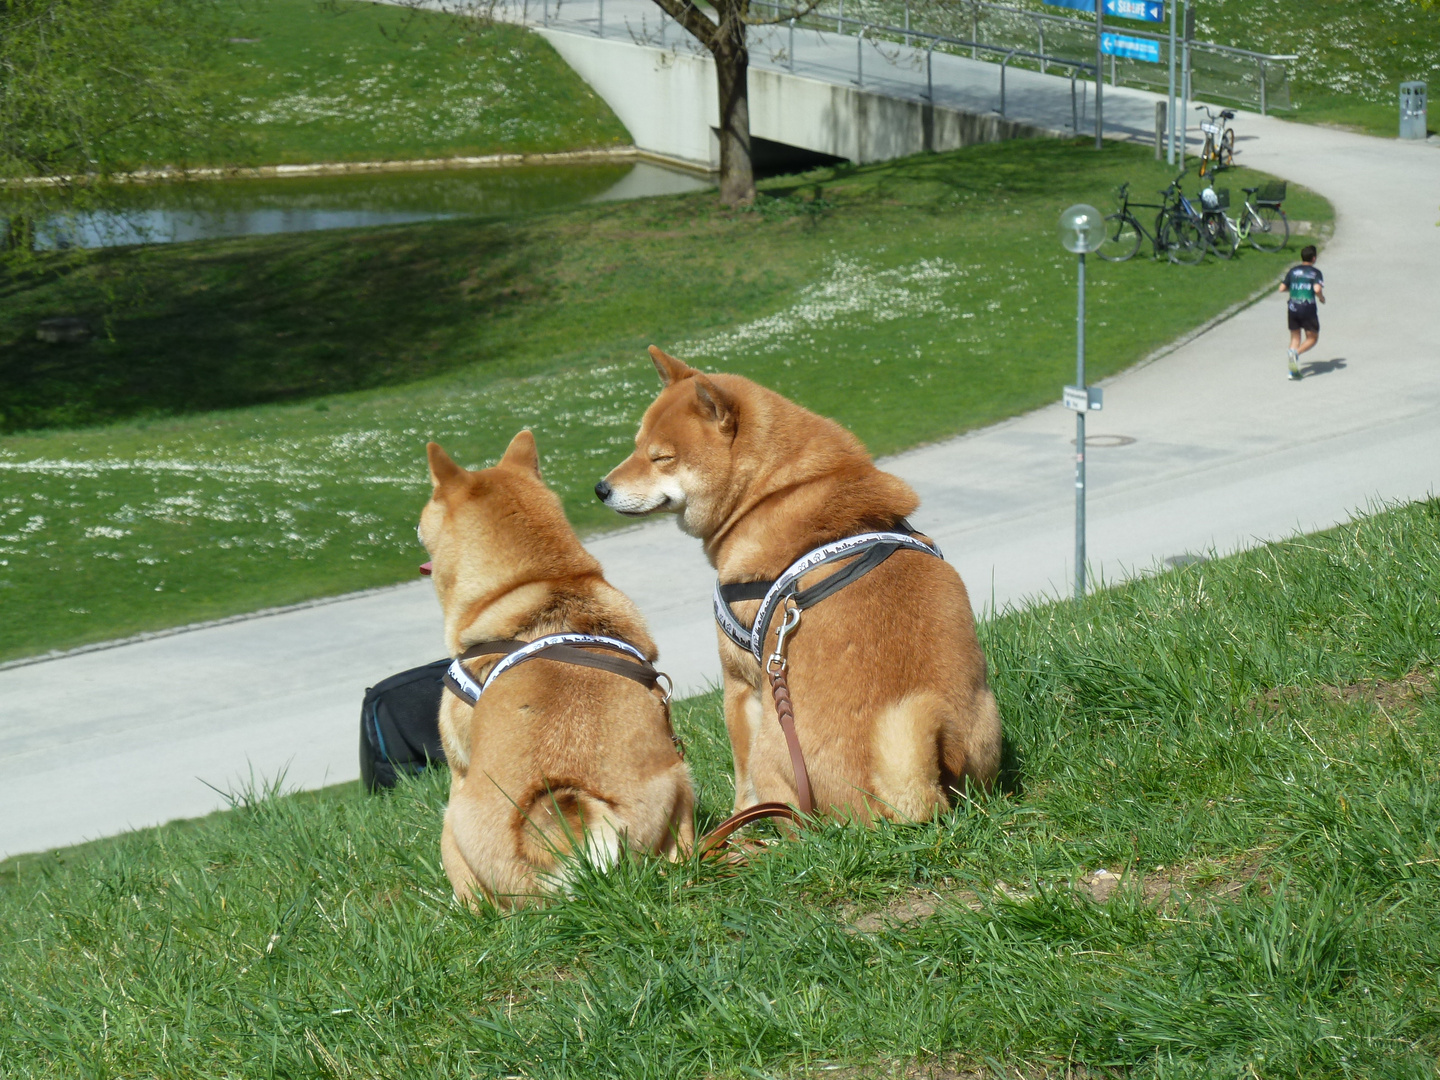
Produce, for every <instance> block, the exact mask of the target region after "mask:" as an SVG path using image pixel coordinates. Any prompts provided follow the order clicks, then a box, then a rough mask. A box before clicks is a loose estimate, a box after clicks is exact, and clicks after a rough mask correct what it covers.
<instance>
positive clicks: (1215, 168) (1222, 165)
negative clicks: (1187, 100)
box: [1195, 105, 1235, 176]
mask: <svg viewBox="0 0 1440 1080" xmlns="http://www.w3.org/2000/svg"><path fill="white" fill-rule="evenodd" d="M1195 109H1196V111H1197V112H1198V111H1200V110H1204V112H1205V115H1206V116H1208V117H1210V122H1209V123H1208V124H1207V123H1205V122H1204V121H1203V120H1202V121H1201V122H1200V130H1201V131H1203V132H1204V133H1205V145H1204V147H1203V148H1202V149H1201V150H1200V175H1201V176H1210V175H1212V174H1213V173H1217V172H1219V171H1220V170H1221V169H1228V168H1230V167H1232V166H1233V165H1234V164H1235V129H1234V128H1232V127H1230V126H1229V125H1230V121H1231V120H1234V119H1235V110H1234V109H1221V110H1220V112H1219V113H1218V114H1217V113H1215V111H1214V110H1213V109H1211V108H1210V106H1209V105H1196V106H1195ZM1217 121H1218V123H1217Z"/></svg>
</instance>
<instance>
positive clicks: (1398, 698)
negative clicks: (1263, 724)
mask: <svg viewBox="0 0 1440 1080" xmlns="http://www.w3.org/2000/svg"><path fill="white" fill-rule="evenodd" d="M1435 688H1436V675H1435V672H1434V671H1425V670H1422V669H1420V668H1416V669H1415V670H1414V671H1412V672H1410V673H1409V674H1407V675H1402V676H1400V678H1398V679H1363V680H1361V681H1360V682H1353V683H1346V684H1344V685H1343V686H1335V685H1332V684H1329V683H1322V684H1321V685H1320V687H1319V688H1318V689H1319V690H1320V692H1321V693H1322V694H1324V695H1325V696H1326V697H1327V698H1329V699H1330V700H1332V701H1337V702H1343V703H1344V704H1346V705H1353V704H1356V703H1359V704H1366V705H1375V706H1377V707H1379V708H1381V709H1384V710H1385V711H1386V712H1396V711H1408V710H1411V709H1414V708H1416V707H1417V706H1418V705H1419V704H1420V699H1421V698H1422V697H1424V696H1425V695H1427V694H1431V693H1434V692H1435ZM1303 689H1304V688H1302V687H1294V686H1275V687H1271V688H1270V689H1269V690H1266V691H1265V692H1264V693H1263V694H1261V695H1260V696H1259V697H1258V698H1257V699H1256V701H1257V704H1259V705H1263V706H1267V707H1268V708H1269V709H1271V710H1275V709H1278V708H1279V707H1280V706H1281V705H1282V704H1284V703H1285V702H1286V701H1289V700H1291V699H1293V698H1294V697H1295V696H1296V695H1298V694H1299V693H1301V692H1302V690H1303Z"/></svg>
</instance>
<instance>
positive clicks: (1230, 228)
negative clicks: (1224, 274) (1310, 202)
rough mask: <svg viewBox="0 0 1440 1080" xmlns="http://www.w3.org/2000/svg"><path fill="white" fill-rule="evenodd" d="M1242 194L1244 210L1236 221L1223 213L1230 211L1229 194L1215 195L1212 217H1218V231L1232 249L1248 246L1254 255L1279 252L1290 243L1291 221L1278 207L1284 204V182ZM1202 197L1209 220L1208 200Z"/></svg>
mask: <svg viewBox="0 0 1440 1080" xmlns="http://www.w3.org/2000/svg"><path fill="white" fill-rule="evenodd" d="M1207 190H1214V189H1213V188H1211V189H1207ZM1241 190H1243V191H1244V192H1245V208H1244V209H1243V210H1241V211H1240V216H1239V217H1238V218H1232V217H1231V216H1230V215H1229V214H1228V213H1226V211H1227V210H1228V209H1229V208H1230V192H1229V191H1228V190H1226V189H1225V188H1221V189H1219V190H1218V191H1215V202H1216V208H1215V210H1214V212H1213V213H1214V214H1215V215H1218V218H1219V228H1221V229H1223V230H1224V231H1225V232H1226V233H1228V234H1229V235H1230V237H1231V239H1232V241H1233V247H1239V246H1240V245H1241V244H1244V243H1249V245H1250V246H1251V247H1253V248H1254V249H1255V250H1256V251H1279V250H1280V249H1281V248H1283V247H1284V246H1285V245H1286V244H1288V243H1289V242H1290V220H1289V219H1288V218H1287V217H1286V216H1285V211H1284V210H1283V209H1281V207H1280V204H1281V203H1283V202H1284V201H1285V181H1284V180H1279V181H1276V182H1274V183H1270V184H1263V185H1261V186H1259V187H1247V188H1242V189H1241ZM1201 196H1202V197H1201V203H1202V204H1206V208H1205V213H1206V216H1207V217H1209V216H1211V215H1212V212H1211V211H1210V208H1209V206H1208V200H1206V199H1205V198H1204V193H1203V192H1202V193H1201Z"/></svg>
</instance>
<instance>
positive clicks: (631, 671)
mask: <svg viewBox="0 0 1440 1080" xmlns="http://www.w3.org/2000/svg"><path fill="white" fill-rule="evenodd" d="M590 649H605V650H606V651H607V652H608V653H609V654H610V655H606V653H597V652H589V651H587V650H590ZM615 653H621V654H622V655H621V656H615V655H613V654H615ZM495 655H501V656H503V657H504V659H503V660H501V661H500V662H499V663H498V664H496V665H495V666H494V667H493V668H491V669H490V674H489V675H487V676H486V677H485V682H484V683H480V682H477V681H476V680H475V678H474V676H472V675H471V674H470V672H468V671H466V670H465V661H466V660H473V659H474V658H475V657H477V656H495ZM627 657H628V658H630V659H626V658H627ZM527 660H556V661H559V662H560V663H563V664H574V665H576V666H577V667H589V668H597V669H599V670H600V671H608V672H611V673H612V674H615V675H623V676H625V678H627V679H634V680H635V681H636V682H638V683H640V684H641V685H642V686H644V687H645V688H646V689H647V690H654V689H655V688H656V687H657V686H659V684H660V680H662V679H663V680H664V681H665V686H664V687H663V688H662V692H663V695H664V700H665V703H666V704H667V705H668V704H669V702H670V691H671V685H670V676H668V675H666V674H665V673H664V672H663V671H656V670H655V665H654V664H652V663H650V661H649V660H647V659H645V654H644V653H642V652H641V651H640V650H639V649H637V648H636V647H635V646H634V645H631V644H630V643H629V642H628V641H621V640H620V639H619V638H612V637H603V636H601V635H599V634H547V635H546V636H545V637H541V638H536V639H535V640H534V641H486V642H482V643H481V644H479V645H472V646H471V647H470V648H468V649H466V650H465V651H464V652H463V653H461V654H460V655H459V656H458V657H456V658H455V659H454V660H452V661H450V666H449V668H447V669H446V671H445V678H444V682H445V688H446V689H447V690H449V691H450V692H451V693H452V694H454V695H455V696H456V697H458V698H459V699H460V700H461V701H464V702H465V703H466V704H469V705H474V704H475V703H476V702H477V701H479V700H480V695H481V694H483V693H485V691H486V690H488V689H490V685H491V684H492V683H493V682H494V681H495V680H496V679H498V678H499V677H500V676H501V675H503V674H505V672H507V671H510V670H512V669H513V668H515V667H518V666H519V665H520V664H523V663H525V661H527Z"/></svg>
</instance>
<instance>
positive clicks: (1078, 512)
mask: <svg viewBox="0 0 1440 1080" xmlns="http://www.w3.org/2000/svg"><path fill="white" fill-rule="evenodd" d="M1104 238H1105V218H1104V215H1103V214H1101V213H1100V211H1099V210H1096V209H1095V207H1093V206H1087V205H1085V204H1084V203H1081V204H1079V205H1078V206H1072V207H1070V209H1068V210H1066V211H1065V212H1064V213H1063V214H1061V215H1060V243H1061V246H1063V247H1064V248H1065V250H1066V251H1073V252H1074V253H1075V254H1076V255H1078V256H1079V257H1080V279H1079V289H1078V297H1077V301H1076V307H1075V385H1074V386H1067V387H1065V391H1064V394H1063V395H1062V396H1061V402H1062V403H1063V404H1064V406H1065V407H1066V408H1067V409H1073V410H1075V596H1076V598H1077V599H1078V598H1079V597H1082V596H1084V595H1085V414H1086V413H1087V412H1090V411H1091V410H1096V411H1098V410H1099V409H1101V408H1102V407H1103V406H1104V400H1105V399H1104V394H1103V392H1102V391H1101V390H1100V389H1099V388H1098V387H1089V386H1086V385H1085V255H1086V253H1087V252H1090V251H1095V250H1096V249H1097V248H1099V247H1100V243H1101V241H1102V240H1104Z"/></svg>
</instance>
